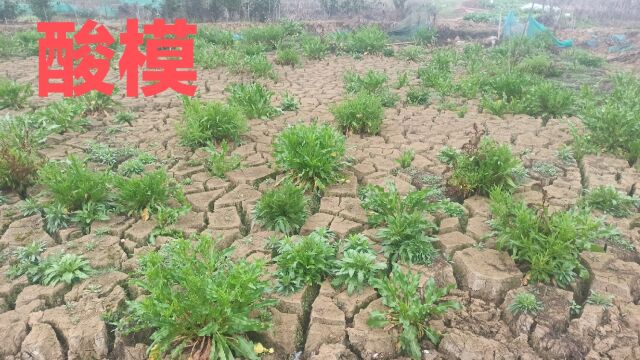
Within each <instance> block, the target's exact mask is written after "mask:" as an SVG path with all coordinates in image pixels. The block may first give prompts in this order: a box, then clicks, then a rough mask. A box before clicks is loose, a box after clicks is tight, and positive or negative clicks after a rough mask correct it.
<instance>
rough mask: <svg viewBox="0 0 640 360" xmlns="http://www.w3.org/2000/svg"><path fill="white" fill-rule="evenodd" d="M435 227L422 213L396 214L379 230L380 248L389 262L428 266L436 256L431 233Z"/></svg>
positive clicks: (436, 252) (388, 218)
mask: <svg viewBox="0 0 640 360" xmlns="http://www.w3.org/2000/svg"><path fill="white" fill-rule="evenodd" d="M435 230H436V226H435V225H434V224H433V223H431V222H430V221H429V220H427V219H426V218H425V216H424V213H421V212H413V213H398V214H394V215H391V216H389V217H387V219H386V227H384V228H382V229H380V231H379V232H378V236H379V237H380V238H381V239H382V243H381V244H382V248H383V250H384V253H385V256H387V257H388V258H389V261H391V262H394V261H403V262H405V263H409V264H424V265H430V264H431V263H432V262H433V261H434V260H435V259H436V257H437V256H438V251H437V250H436V249H435V248H434V247H433V241H435V239H434V238H432V237H430V236H428V235H427V234H426V233H427V232H433V231H435Z"/></svg>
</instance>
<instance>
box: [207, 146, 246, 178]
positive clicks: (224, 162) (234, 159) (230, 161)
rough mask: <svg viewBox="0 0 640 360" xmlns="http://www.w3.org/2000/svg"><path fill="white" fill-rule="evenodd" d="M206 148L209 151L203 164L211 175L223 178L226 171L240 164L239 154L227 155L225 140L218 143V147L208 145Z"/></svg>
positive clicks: (227, 147) (236, 167) (227, 148)
mask: <svg viewBox="0 0 640 360" xmlns="http://www.w3.org/2000/svg"><path fill="white" fill-rule="evenodd" d="M206 150H207V151H208V152H209V157H208V158H207V161H206V164H205V165H206V167H207V170H209V173H210V174H211V175H213V176H217V177H219V178H224V177H225V175H226V174H227V172H229V171H233V170H235V169H238V168H239V167H240V166H241V164H242V157H241V156H240V155H238V154H233V155H229V145H228V144H227V142H226V141H222V142H221V143H220V149H216V148H214V147H208V148H206Z"/></svg>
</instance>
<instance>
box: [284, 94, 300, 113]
mask: <svg viewBox="0 0 640 360" xmlns="http://www.w3.org/2000/svg"><path fill="white" fill-rule="evenodd" d="M280 109H281V110H282V111H298V109H300V103H298V100H297V99H296V98H294V97H293V96H291V95H290V94H289V92H285V93H284V96H283V97H282V102H281V103H280Z"/></svg>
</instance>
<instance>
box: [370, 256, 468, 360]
mask: <svg viewBox="0 0 640 360" xmlns="http://www.w3.org/2000/svg"><path fill="white" fill-rule="evenodd" d="M371 282H372V285H373V287H374V288H375V289H376V290H377V291H378V293H379V294H380V296H381V297H382V303H383V304H384V305H385V306H387V307H388V308H389V310H388V311H387V312H386V313H383V312H379V311H372V312H371V313H370V314H369V319H368V320H367V324H368V325H369V326H370V327H375V328H383V327H387V326H393V327H397V328H400V329H399V330H401V332H400V339H399V340H400V348H401V349H402V350H403V351H404V352H405V353H406V354H407V355H409V356H410V357H411V359H413V360H420V359H422V349H421V347H420V341H421V340H422V339H423V338H425V337H426V338H427V339H429V341H431V342H432V343H433V344H436V345H437V344H438V343H439V342H440V335H439V334H438V332H437V331H436V330H434V329H432V328H430V327H429V326H427V320H428V319H429V318H431V317H432V316H437V315H442V314H445V313H446V312H447V311H449V310H458V309H460V308H461V306H460V304H459V303H458V302H456V301H452V300H443V299H442V298H443V297H445V296H446V295H447V294H448V293H449V291H450V290H451V289H452V288H453V286H448V287H445V288H439V287H438V286H437V285H436V283H435V281H434V280H433V278H429V280H427V282H426V284H425V285H424V288H423V290H422V291H421V290H420V274H413V273H411V272H407V273H404V272H403V271H402V270H401V269H400V267H399V266H397V265H396V266H394V267H393V270H392V272H391V274H390V275H389V277H388V278H376V279H373V280H372V281H371Z"/></svg>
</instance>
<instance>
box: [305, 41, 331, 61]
mask: <svg viewBox="0 0 640 360" xmlns="http://www.w3.org/2000/svg"><path fill="white" fill-rule="evenodd" d="M300 46H301V47H302V52H303V53H304V56H306V57H307V58H309V59H313V60H322V59H324V58H325V57H326V56H327V53H328V52H329V45H327V44H326V43H325V42H324V40H322V39H321V38H319V37H316V36H305V37H303V38H302V39H301V40H300Z"/></svg>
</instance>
